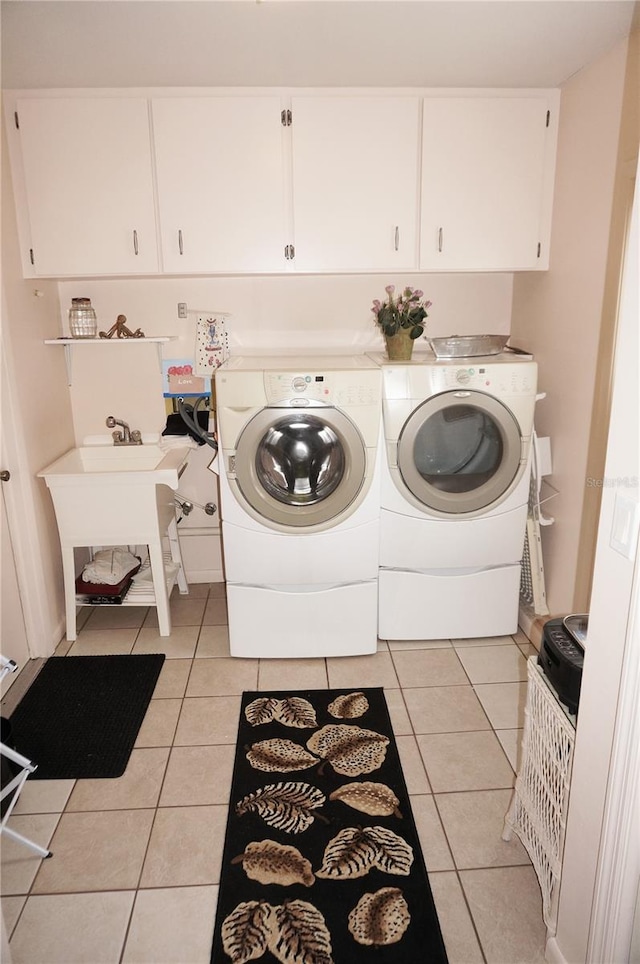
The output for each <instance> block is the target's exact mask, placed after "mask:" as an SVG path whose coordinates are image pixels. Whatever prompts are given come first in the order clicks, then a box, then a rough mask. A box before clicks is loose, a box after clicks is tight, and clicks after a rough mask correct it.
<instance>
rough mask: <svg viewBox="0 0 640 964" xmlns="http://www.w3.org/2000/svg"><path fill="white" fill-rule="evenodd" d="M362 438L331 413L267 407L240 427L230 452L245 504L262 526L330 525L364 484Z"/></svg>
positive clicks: (331, 410)
mask: <svg viewBox="0 0 640 964" xmlns="http://www.w3.org/2000/svg"><path fill="white" fill-rule="evenodd" d="M366 469H367V454H366V448H365V445H364V442H363V440H362V436H361V435H360V433H359V431H358V430H357V428H356V427H355V425H354V424H353V422H351V420H350V419H349V418H347V416H346V415H345V414H344V413H343V412H340V411H338V410H337V409H335V408H330V407H326V408H324V407H322V408H313V409H283V408H266V409H263V410H262V411H261V412H259V413H258V414H257V415H255V416H254V417H253V418H252V419H251V421H250V422H248V424H247V425H246V426H245V429H244V431H243V432H242V434H241V436H240V438H239V440H238V445H237V448H236V453H235V474H236V480H237V483H238V487H239V489H240V492H241V493H242V496H243V497H244V499H245V500H246V501H247V502H248V503H249V505H250V506H252V507H253V509H255V510H256V511H257V512H258V513H259V514H260V516H261V517H263V518H264V519H265V521H271V522H275V523H278V524H279V525H286V526H311V525H320V524H322V523H326V522H330V521H331V520H333V519H335V518H336V517H337V516H339V515H340V514H341V513H342V512H344V511H345V509H347V508H348V507H349V506H350V505H351V503H352V502H353V500H354V499H355V498H356V496H357V495H358V493H359V491H360V489H361V488H362V485H363V483H364V479H365V474H366Z"/></svg>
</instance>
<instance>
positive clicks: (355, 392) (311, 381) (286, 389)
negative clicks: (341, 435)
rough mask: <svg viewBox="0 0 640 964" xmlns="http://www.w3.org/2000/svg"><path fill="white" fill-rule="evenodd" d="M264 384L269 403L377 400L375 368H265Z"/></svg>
mask: <svg viewBox="0 0 640 964" xmlns="http://www.w3.org/2000/svg"><path fill="white" fill-rule="evenodd" d="M372 376H373V377H372ZM264 385H265V394H266V397H267V402H268V403H269V404H273V403H274V402H282V401H286V400H287V399H292V400H293V404H295V402H296V400H298V403H300V402H302V403H303V404H304V402H303V399H307V400H309V401H312V400H313V401H317V402H325V403H326V404H327V405H336V406H337V407H344V406H350V405H373V404H376V402H379V400H380V391H379V375H378V373H377V372H368V371H367V372H349V371H344V372H329V373H327V372H317V371H315V372H291V371H288V372H265V373H264Z"/></svg>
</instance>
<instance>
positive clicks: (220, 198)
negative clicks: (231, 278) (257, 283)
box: [152, 96, 287, 274]
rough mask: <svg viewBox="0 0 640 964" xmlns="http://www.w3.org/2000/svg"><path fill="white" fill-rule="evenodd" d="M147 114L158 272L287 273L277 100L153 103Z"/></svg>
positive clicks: (164, 100) (182, 99)
mask: <svg viewBox="0 0 640 964" xmlns="http://www.w3.org/2000/svg"><path fill="white" fill-rule="evenodd" d="M152 113H153V137H154V144H155V153H156V171H157V178H158V204H159V212H160V233H161V244H162V264H163V270H164V271H165V272H167V273H171V274H186V273H194V274H197V273H208V274H211V273H218V272H261V271H279V270H284V269H285V267H286V264H287V263H286V261H285V255H284V248H285V245H286V244H287V238H286V231H285V200H284V191H285V184H284V176H285V175H284V160H283V127H282V123H281V104H280V98H279V97H275V96H264V97H259V96H255V97H254V96H247V97H243V96H238V97H223V96H221V97H186V96H185V97H167V98H154V99H153V100H152Z"/></svg>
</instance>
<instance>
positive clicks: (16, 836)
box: [2, 827, 53, 857]
mask: <svg viewBox="0 0 640 964" xmlns="http://www.w3.org/2000/svg"><path fill="white" fill-rule="evenodd" d="M2 833H4V834H6V835H7V837H10V838H11V839H12V840H16V841H17V842H18V843H21V844H24V845H25V847H29V849H30V850H33V851H34V852H35V853H37V855H38V856H39V857H53V854H52V852H51V851H50V850H46V849H45V848H44V847H41V846H40V844H37V843H35V842H34V841H33V840H29V838H28V837H23V836H22V834H21V833H18V832H17V831H15V830H14V829H13V827H3V828H2Z"/></svg>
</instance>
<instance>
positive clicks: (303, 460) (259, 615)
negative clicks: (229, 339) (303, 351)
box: [215, 355, 382, 658]
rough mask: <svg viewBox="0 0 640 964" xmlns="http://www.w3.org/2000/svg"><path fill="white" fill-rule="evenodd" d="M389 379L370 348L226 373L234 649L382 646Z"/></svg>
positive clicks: (222, 440) (314, 651) (225, 525)
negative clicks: (384, 390)
mask: <svg viewBox="0 0 640 964" xmlns="http://www.w3.org/2000/svg"><path fill="white" fill-rule="evenodd" d="M381 385H382V373H381V370H380V368H379V366H378V365H377V364H376V363H375V362H374V361H372V360H371V359H370V358H368V357H367V356H366V355H356V356H329V357H317V358H313V357H291V358H289V357H265V356H260V357H256V358H252V357H249V356H245V357H232V358H230V359H229V360H228V361H227V362H225V363H224V364H223V365H222V366H221V367H220V368H219V369H218V370H217V372H216V376H215V389H216V410H217V420H218V422H217V426H218V440H219V454H218V457H217V461H218V472H219V476H220V500H221V518H222V543H223V553H224V566H225V577H226V582H227V602H228V607H229V636H230V645H231V655H232V656H245V657H261V658H273V657H276V658H277V657H311V656H346V655H356V654H364V653H374V652H375V651H376V647H377V580H378V546H379V525H380V519H379V506H380V502H379V499H380V467H381V463H382V457H381V451H380V444H379V439H380V434H381V433H380V423H381ZM220 463H221V464H220Z"/></svg>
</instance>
